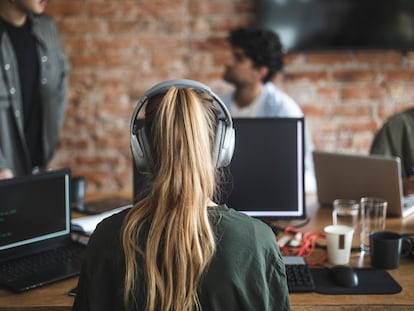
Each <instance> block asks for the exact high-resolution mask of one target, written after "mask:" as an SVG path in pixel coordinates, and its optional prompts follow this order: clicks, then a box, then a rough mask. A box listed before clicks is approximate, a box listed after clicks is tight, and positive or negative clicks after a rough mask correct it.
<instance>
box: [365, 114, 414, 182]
mask: <svg viewBox="0 0 414 311" xmlns="http://www.w3.org/2000/svg"><path fill="white" fill-rule="evenodd" d="M370 153H371V154H381V155H388V156H394V157H399V158H400V159H401V175H402V177H403V178H405V177H407V176H408V175H414V171H413V169H414V108H411V109H408V110H405V111H403V112H400V113H397V114H395V115H393V116H392V117H390V118H389V119H388V120H387V121H386V122H385V123H384V125H383V126H382V128H381V129H380V130H379V131H378V132H377V133H376V135H375V138H374V141H373V143H372V145H371V150H370Z"/></svg>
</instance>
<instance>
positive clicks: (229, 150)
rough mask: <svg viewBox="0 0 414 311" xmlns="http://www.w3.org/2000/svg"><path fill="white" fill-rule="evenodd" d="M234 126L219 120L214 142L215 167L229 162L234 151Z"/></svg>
mask: <svg viewBox="0 0 414 311" xmlns="http://www.w3.org/2000/svg"><path fill="white" fill-rule="evenodd" d="M234 139H235V137H234V128H232V127H229V126H227V125H226V124H225V122H223V121H221V120H220V121H219V122H218V124H217V129H216V138H215V143H214V153H213V156H214V160H215V163H216V167H225V166H227V165H229V164H230V162H231V158H232V157H233V152H234Z"/></svg>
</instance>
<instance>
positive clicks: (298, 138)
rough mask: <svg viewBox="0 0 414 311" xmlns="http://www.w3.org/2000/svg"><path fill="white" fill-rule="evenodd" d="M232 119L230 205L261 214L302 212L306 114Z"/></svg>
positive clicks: (292, 215) (281, 215)
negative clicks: (233, 144) (301, 116)
mask: <svg viewBox="0 0 414 311" xmlns="http://www.w3.org/2000/svg"><path fill="white" fill-rule="evenodd" d="M233 121H234V127H235V131H236V145H235V151H234V156H233V159H232V161H231V163H230V166H229V170H230V174H231V177H232V179H233V180H232V185H231V188H232V189H231V191H229V196H228V198H227V199H226V200H225V201H226V203H227V205H228V206H229V207H231V208H234V209H236V210H239V211H242V212H245V213H246V214H248V215H251V216H254V217H259V218H260V217H265V218H267V217H271V218H304V217H305V203H304V156H303V154H304V150H303V144H304V138H303V135H304V134H303V133H304V128H303V123H304V122H303V118H249V119H234V120H233Z"/></svg>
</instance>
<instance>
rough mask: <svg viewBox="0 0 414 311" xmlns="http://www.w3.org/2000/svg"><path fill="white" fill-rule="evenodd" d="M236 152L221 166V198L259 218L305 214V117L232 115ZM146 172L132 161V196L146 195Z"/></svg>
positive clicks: (137, 197)
mask: <svg viewBox="0 0 414 311" xmlns="http://www.w3.org/2000/svg"><path fill="white" fill-rule="evenodd" d="M233 122H234V128H235V133H236V135H235V137H236V138H235V139H236V140H235V151H234V156H233V159H232V161H231V163H230V165H229V166H228V167H227V168H224V169H223V173H224V179H225V180H224V181H223V185H222V188H223V189H221V190H222V193H221V195H220V197H221V199H222V201H221V202H220V203H226V204H227V205H228V206H229V207H231V208H233V209H236V210H238V211H241V212H243V213H246V214H248V215H250V216H253V217H258V218H273V219H278V218H280V219H285V218H297V219H303V218H305V217H306V213H305V196H304V148H303V145H304V119H303V118H246V119H244V118H239V119H237V118H236V119H234V120H233ZM147 184H148V181H147V180H146V176H145V174H142V173H140V172H138V170H137V169H136V167H135V165H134V198H135V201H136V200H138V199H139V198H140V197H141V196H142V195H145V190H144V189H145V188H146V185H147Z"/></svg>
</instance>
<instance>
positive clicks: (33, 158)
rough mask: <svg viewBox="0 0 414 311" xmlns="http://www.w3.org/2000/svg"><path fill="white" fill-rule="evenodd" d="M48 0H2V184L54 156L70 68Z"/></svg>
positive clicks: (0, 161) (0, 71) (0, 142)
mask: <svg viewBox="0 0 414 311" xmlns="http://www.w3.org/2000/svg"><path fill="white" fill-rule="evenodd" d="M46 5H47V0H0V179H3V178H11V177H14V176H21V175H26V174H31V173H32V172H33V171H35V170H37V169H41V168H43V167H45V166H46V165H47V162H48V161H49V160H50V159H51V157H52V156H53V153H54V151H55V148H56V145H57V142H58V134H59V129H60V127H61V124H62V122H63V118H64V113H65V108H66V100H67V90H68V71H69V64H68V61H67V58H66V56H65V54H64V52H63V49H62V46H61V42H60V39H59V35H58V31H57V28H56V24H55V22H54V21H53V20H52V18H50V17H48V16H46V15H44V14H42V13H43V12H44V10H45V8H46Z"/></svg>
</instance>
